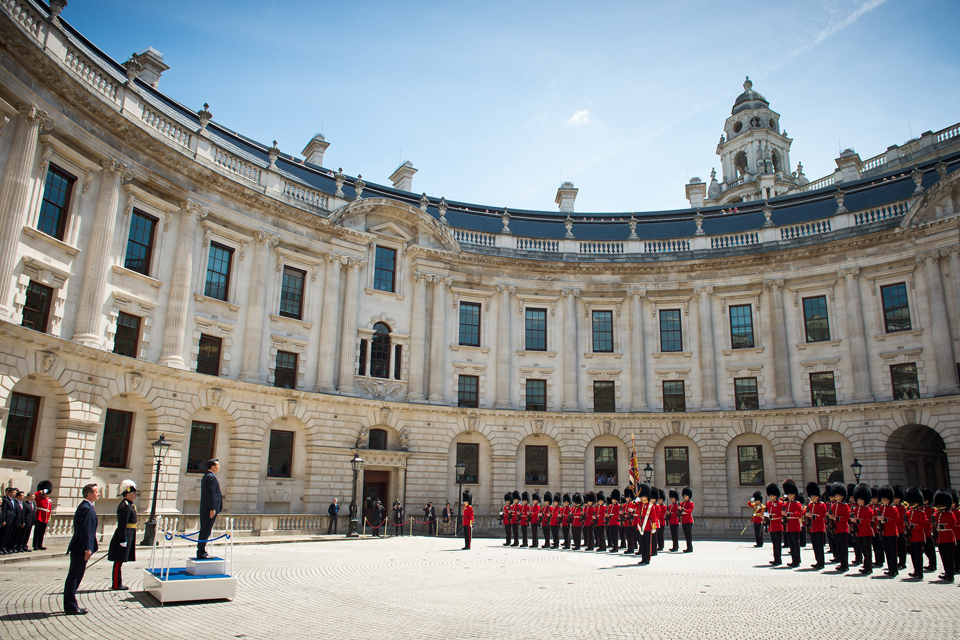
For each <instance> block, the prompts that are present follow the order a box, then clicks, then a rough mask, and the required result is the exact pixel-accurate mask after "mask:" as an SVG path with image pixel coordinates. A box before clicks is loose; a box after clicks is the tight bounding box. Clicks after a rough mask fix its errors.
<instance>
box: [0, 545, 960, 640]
mask: <svg viewBox="0 0 960 640" xmlns="http://www.w3.org/2000/svg"><path fill="white" fill-rule="evenodd" d="M460 547H461V544H460V543H459V541H458V540H450V539H437V538H391V539H386V540H374V541H369V540H363V541H356V542H343V543H330V542H318V543H301V544H281V545H264V546H245V547H238V548H237V549H236V551H235V563H236V566H235V574H236V575H237V577H238V579H239V582H238V585H237V598H236V600H234V601H233V602H227V601H222V602H204V603H191V604H181V605H167V606H165V607H161V606H160V605H159V603H157V602H156V601H155V600H153V598H152V597H151V596H149V595H147V594H145V593H143V592H140V591H139V589H140V587H141V580H140V577H139V575H138V574H139V569H140V568H142V567H144V566H145V565H146V562H145V560H141V561H139V562H137V563H136V565H135V567H134V566H131V565H126V567H125V574H126V581H127V584H128V585H129V586H130V587H131V588H132V590H131V591H129V592H115V591H110V590H109V588H110V565H109V563H108V562H107V561H106V560H104V561H102V562H100V563H99V564H97V565H96V566H94V567H92V568H90V569H89V570H88V572H87V576H86V578H85V579H84V582H83V584H82V585H81V592H80V594H79V599H80V605H81V606H83V607H87V608H88V609H89V610H90V613H89V614H88V615H86V616H70V617H66V616H63V615H62V614H61V613H60V609H61V598H62V596H61V590H62V587H63V579H64V577H65V576H66V571H67V561H66V559H65V558H63V559H55V560H41V561H31V562H26V563H17V564H10V565H3V566H0V630H2V632H0V636H2V637H3V638H5V639H6V638H49V639H52V638H84V639H87V638H108V637H110V638H152V639H156V638H188V637H190V638H200V637H202V638H209V639H219V638H246V639H250V640H267V639H271V640H273V639H278V638H297V639H300V638H321V637H322V638H344V639H368V638H370V639H377V640H389V639H392V638H411V637H415V638H428V639H429V638H437V639H442V640H451V639H458V638H497V639H502V638H523V639H525V640H526V639H531V638H544V639H546V638H556V639H569V638H590V639H591V640H595V639H596V638H604V639H605V640H606V639H610V638H625V639H627V638H629V639H645V638H668V639H680V638H696V639H698V640H706V639H712V638H724V639H726V638H730V639H734V638H736V639H738V640H750V639H754V638H756V639H760V638H775V639H776V640H786V639H791V638H817V639H821V638H822V639H829V638H856V639H857V640H863V639H864V638H870V639H872V638H897V639H898V640H906V639H911V638H922V639H923V640H938V639H941V638H958V637H960V588H958V585H957V584H940V583H937V582H934V580H935V579H936V576H935V574H927V576H926V578H925V580H924V581H923V582H919V583H917V582H912V581H909V580H904V579H900V578H898V579H889V578H886V577H881V575H874V576H872V577H863V576H861V575H860V574H859V573H857V572H856V571H854V572H853V573H852V574H847V575H836V574H831V573H829V572H828V573H820V572H814V571H812V570H808V571H803V570H792V569H786V568H777V569H773V568H770V567H768V566H767V562H768V560H769V559H770V547H769V545H766V546H764V548H762V549H754V548H753V546H752V545H746V544H740V543H736V542H699V543H697V544H696V552H695V553H693V554H670V553H667V554H660V555H659V556H658V557H656V558H654V559H653V564H652V565H651V566H648V567H640V566H637V564H636V561H635V560H634V559H633V558H632V557H631V558H627V557H626V556H623V555H618V556H613V555H611V554H598V553H585V552H582V551H580V552H575V551H553V550H540V549H537V550H533V549H522V548H516V549H514V548H510V549H505V548H503V547H502V546H501V544H500V542H499V541H496V540H491V539H485V540H475V541H474V549H473V550H472V551H469V552H468V551H461V550H460ZM98 555H99V554H98ZM182 555H183V557H186V555H187V551H186V550H184V551H183V554H182ZM147 556H148V554H147V553H143V556H142V557H143V558H144V559H146V557H147ZM812 562H813V558H812V553H810V552H809V551H807V552H805V553H804V563H803V564H802V565H801V566H804V567H805V566H807V565H809V564H810V563H812ZM828 566H829V565H828ZM901 575H902V576H904V577H905V576H906V574H905V573H902V574H901Z"/></svg>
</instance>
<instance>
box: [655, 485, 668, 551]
mask: <svg viewBox="0 0 960 640" xmlns="http://www.w3.org/2000/svg"><path fill="white" fill-rule="evenodd" d="M666 502H667V493H666V491H664V490H663V489H657V512H658V518H657V549H658V550H659V551H663V549H664V547H665V546H666V542H665V540H664V538H665V537H666V530H667V505H666Z"/></svg>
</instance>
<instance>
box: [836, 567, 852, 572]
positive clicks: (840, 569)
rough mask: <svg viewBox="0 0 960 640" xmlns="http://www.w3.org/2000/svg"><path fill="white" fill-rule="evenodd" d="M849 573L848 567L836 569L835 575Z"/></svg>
mask: <svg viewBox="0 0 960 640" xmlns="http://www.w3.org/2000/svg"><path fill="white" fill-rule="evenodd" d="M847 571H850V567H837V573H846V572H847Z"/></svg>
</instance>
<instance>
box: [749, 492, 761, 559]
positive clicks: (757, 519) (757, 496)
mask: <svg viewBox="0 0 960 640" xmlns="http://www.w3.org/2000/svg"><path fill="white" fill-rule="evenodd" d="M747 506H748V507H750V508H751V509H753V515H752V516H750V522H751V523H753V538H754V540H756V544H754V545H753V546H754V547H762V546H763V507H764V505H763V494H762V493H760V492H759V491H754V492H753V498H751V499H750V500H749V501H747Z"/></svg>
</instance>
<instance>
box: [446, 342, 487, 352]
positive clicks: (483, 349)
mask: <svg viewBox="0 0 960 640" xmlns="http://www.w3.org/2000/svg"><path fill="white" fill-rule="evenodd" d="M460 349H463V350H464V351H479V352H480V353H489V352H490V347H475V346H473V345H469V344H452V345H450V351H459V350H460Z"/></svg>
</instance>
